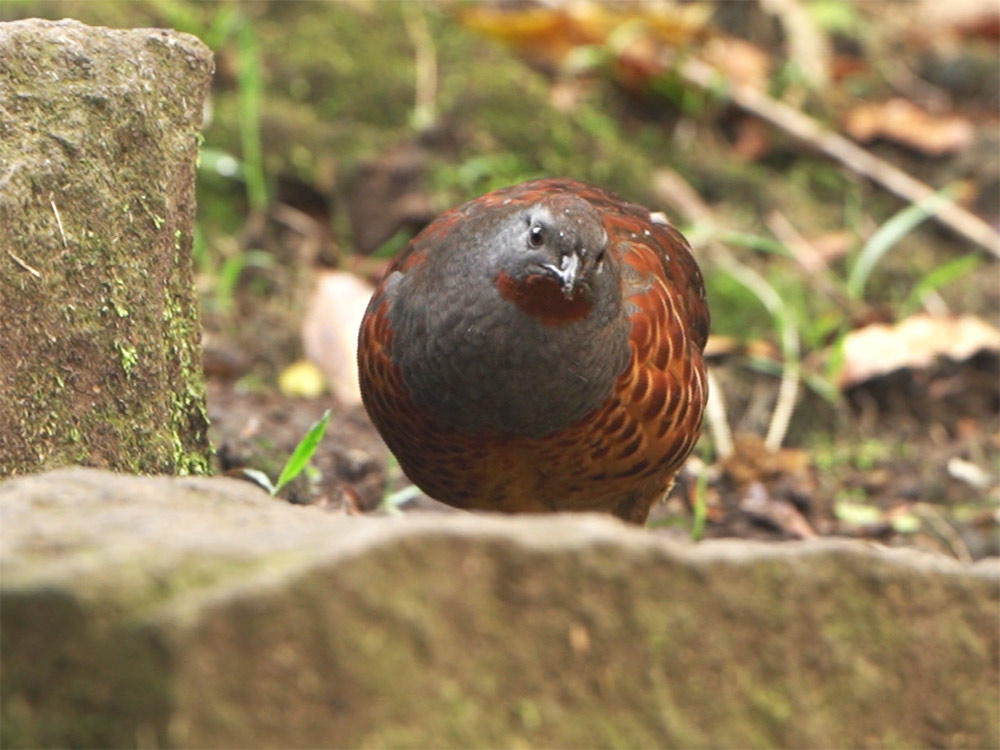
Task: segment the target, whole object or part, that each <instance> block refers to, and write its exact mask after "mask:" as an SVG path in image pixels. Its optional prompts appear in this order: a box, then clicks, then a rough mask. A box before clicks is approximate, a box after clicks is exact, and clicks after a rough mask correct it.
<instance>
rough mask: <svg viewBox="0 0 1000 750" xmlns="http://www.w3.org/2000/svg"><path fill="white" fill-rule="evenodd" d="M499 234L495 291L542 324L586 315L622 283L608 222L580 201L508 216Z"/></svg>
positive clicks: (557, 198) (553, 202)
mask: <svg viewBox="0 0 1000 750" xmlns="http://www.w3.org/2000/svg"><path fill="white" fill-rule="evenodd" d="M498 230H499V231H497V232H496V233H495V234H494V235H493V236H494V238H495V239H494V246H493V247H492V248H491V254H492V255H493V261H494V268H495V269H496V272H497V275H496V285H497V289H498V290H499V292H500V295H501V297H503V298H504V299H505V300H507V301H508V302H511V303H513V304H515V305H517V306H518V307H519V308H521V310H522V311H523V312H525V313H527V314H528V315H532V316H534V317H538V318H540V319H541V320H542V322H545V323H551V324H554V323H559V322H569V321H571V320H575V319H577V318H579V317H582V316H584V315H586V314H587V313H588V312H589V310H590V309H591V307H593V305H594V304H595V303H596V302H597V301H598V300H600V299H601V298H602V296H607V295H609V294H611V293H612V291H613V289H614V286H615V284H617V283H618V282H617V280H616V273H615V271H616V268H615V267H614V264H613V262H612V259H611V258H609V254H608V253H607V250H608V233H607V231H606V230H605V228H604V223H603V222H602V221H601V216H600V214H599V213H598V211H597V209H596V208H594V207H593V206H592V205H591V204H590V203H589V202H587V201H586V200H583V199H582V198H578V197H576V196H574V195H569V194H556V195H552V196H547V197H546V198H545V199H543V200H541V201H537V202H534V203H531V204H529V205H526V206H522V207H520V208H519V210H516V211H514V212H512V213H510V214H508V215H507V216H506V217H505V219H504V221H503V226H502V227H498Z"/></svg>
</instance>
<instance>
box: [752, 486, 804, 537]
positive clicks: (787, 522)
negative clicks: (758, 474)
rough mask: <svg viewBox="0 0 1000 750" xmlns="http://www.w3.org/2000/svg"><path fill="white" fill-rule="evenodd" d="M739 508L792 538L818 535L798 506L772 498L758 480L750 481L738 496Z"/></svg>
mask: <svg viewBox="0 0 1000 750" xmlns="http://www.w3.org/2000/svg"><path fill="white" fill-rule="evenodd" d="M739 508H740V510H741V511H743V512H744V513H746V514H747V515H748V516H750V517H751V518H753V519H755V520H757V521H764V522H766V523H769V524H771V525H772V526H775V527H776V528H778V529H779V530H781V532H782V533H784V534H785V535H786V536H789V537H792V538H794V539H815V538H816V537H817V536H819V535H818V534H817V533H816V531H815V530H814V529H813V527H812V526H811V525H810V524H809V521H807V520H806V518H805V516H803V515H802V514H801V513H800V512H799V510H798V508H796V507H795V506H794V505H792V504H791V503H790V502H788V501H787V500H781V499H778V498H774V497H772V496H771V494H770V493H769V492H768V490H767V488H766V487H765V486H764V485H763V484H761V483H760V482H751V483H750V484H749V485H748V486H747V488H746V489H745V490H744V492H743V495H742V497H741V498H740V505H739Z"/></svg>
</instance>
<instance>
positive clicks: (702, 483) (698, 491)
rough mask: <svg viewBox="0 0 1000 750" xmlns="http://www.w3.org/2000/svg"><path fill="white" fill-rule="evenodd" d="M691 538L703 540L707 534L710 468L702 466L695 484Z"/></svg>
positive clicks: (696, 540)
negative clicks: (706, 521)
mask: <svg viewBox="0 0 1000 750" xmlns="http://www.w3.org/2000/svg"><path fill="white" fill-rule="evenodd" d="M691 510H692V511H693V513H694V517H693V518H692V520H691V539H692V541H695V542H698V541H701V538H702V537H703V536H704V535H705V520H706V519H707V518H708V469H706V468H704V467H702V470H701V471H700V472H699V473H698V479H697V481H696V482H695V486H694V505H693V507H692V509H691Z"/></svg>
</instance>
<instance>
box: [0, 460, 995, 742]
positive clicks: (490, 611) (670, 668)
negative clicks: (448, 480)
mask: <svg viewBox="0 0 1000 750" xmlns="http://www.w3.org/2000/svg"><path fill="white" fill-rule="evenodd" d="M81 518H86V519H87V523H86V524H81V523H80V519H81ZM0 534H2V545H0V555H2V556H0V565H2V566H3V571H4V576H3V581H2V588H0V616H2V623H0V624H2V630H0V634H2V639H0V657H2V658H0V668H2V670H3V671H2V680H3V686H4V690H3V693H2V711H3V714H2V724H0V727H2V729H0V743H2V744H3V746H4V747H20V746H53V745H74V746H76V745H89V746H125V745H128V746H132V745H137V744H138V745H158V746H161V747H167V746H181V747H263V746H280V747H327V746H337V747H670V746H679V747H720V746H721V747H886V746H904V747H928V746H944V747H977V748H978V747H995V746H996V744H997V741H998V739H1000V738H998V720H1000V717H998V697H1000V696H998V684H1000V675H998V666H997V665H998V655H1000V645H998V631H997V627H996V623H997V613H998V583H1000V567H998V565H997V564H996V561H995V560H994V561H991V562H983V563H978V564H976V565H974V566H968V565H961V564H959V563H957V562H955V561H954V560H950V559H946V558H939V557H936V556H930V555H926V554H921V553H916V552H913V551H909V550H893V549H887V548H883V547H879V546H876V545H866V544H860V543H853V542H843V541H839V542H838V541H821V542H808V543H794V544H786V545H767V544H759V543H747V542H740V541H719V542H710V543H702V544H700V545H693V544H681V543H676V542H671V541H668V540H666V539H664V538H663V537H660V536H657V535H655V534H652V533H649V532H646V531H642V530H636V529H633V528H627V527H625V526H624V525H622V524H620V523H618V522H616V521H613V520H611V519H608V518H606V517H597V516H575V517H556V516H553V517H533V518H529V517H521V518H510V517H507V518H502V517H490V516H476V515H470V514H455V515H451V516H442V515H434V516H426V517H420V516H407V517H405V518H370V517H369V518H364V517H354V518H348V517H334V516H331V515H330V514H329V513H326V512H324V511H322V510H320V509H318V508H313V507H298V506H290V505H287V504H284V503H282V502H280V501H277V500H274V499H272V498H270V497H268V496H267V495H265V494H264V493H263V492H261V491H260V490H259V489H257V488H255V487H254V486H252V485H250V484H247V483H242V482H237V481H235V480H230V479H204V478H184V479H167V478H147V479H143V478H135V477H122V476H116V475H112V474H109V473H105V472H100V471H96V470H83V469H72V470H68V469H64V470H60V471H57V472H53V473H49V474H46V475H41V476H36V477H23V478H18V479H14V480H9V481H8V482H6V483H5V484H3V485H0Z"/></svg>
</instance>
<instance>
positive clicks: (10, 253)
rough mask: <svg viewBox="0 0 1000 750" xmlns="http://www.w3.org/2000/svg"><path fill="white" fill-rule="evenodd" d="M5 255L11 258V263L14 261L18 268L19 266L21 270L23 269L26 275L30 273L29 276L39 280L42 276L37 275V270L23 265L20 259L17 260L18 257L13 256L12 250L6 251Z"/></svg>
mask: <svg viewBox="0 0 1000 750" xmlns="http://www.w3.org/2000/svg"><path fill="white" fill-rule="evenodd" d="M7 255H9V256H10V257H11V259H13V261H14V262H15V263H17V265H19V266H20V267H21V268H23V269H24V270H25V271H27V272H28V273H30V274H31V275H32V276H34V277H35V278H36V279H40V278H42V274H41V273H39V271H38V269H37V268H32V267H31V266H29V265H28V264H27V263H25V262H24V261H23V260H21V259H20V258H18V257H17V256H16V255H14V251H13V250H8V251H7Z"/></svg>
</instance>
